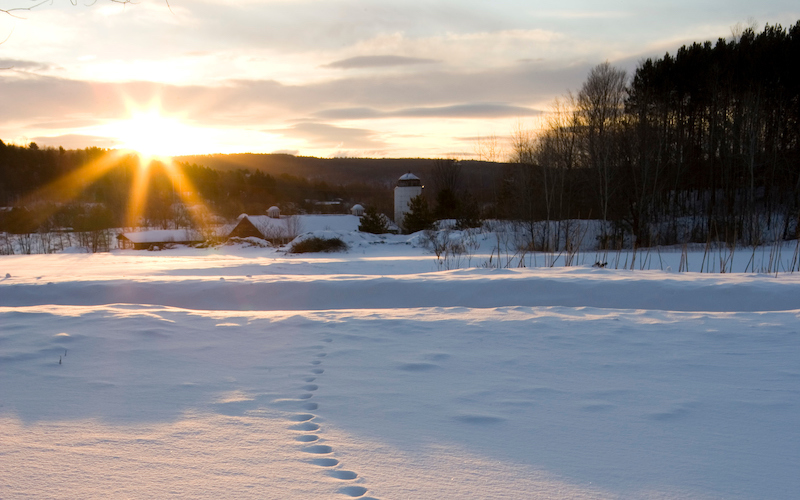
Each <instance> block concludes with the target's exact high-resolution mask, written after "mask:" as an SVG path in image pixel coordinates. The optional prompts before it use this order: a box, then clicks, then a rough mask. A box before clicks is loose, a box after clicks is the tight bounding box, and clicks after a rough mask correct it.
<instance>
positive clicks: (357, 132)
mask: <svg viewBox="0 0 800 500" xmlns="http://www.w3.org/2000/svg"><path fill="white" fill-rule="evenodd" d="M268 132H270V133H277V134H281V135H283V136H285V137H290V138H300V139H304V140H306V141H307V142H309V143H311V144H313V145H314V146H315V147H333V148H338V149H342V148H345V149H381V148H384V147H385V146H386V144H384V143H383V142H381V141H377V140H375V139H373V137H374V135H375V132H373V131H371V130H366V129H360V128H347V127H337V126H335V125H330V124H327V123H314V122H304V123H298V124H296V125H293V126H291V127H289V128H285V129H280V130H269V131H268Z"/></svg>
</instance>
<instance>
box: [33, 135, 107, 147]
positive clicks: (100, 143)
mask: <svg viewBox="0 0 800 500" xmlns="http://www.w3.org/2000/svg"><path fill="white" fill-rule="evenodd" d="M31 140H32V141H33V142H35V143H36V144H38V145H39V146H51V147H58V146H62V147H64V148H65V149H83V148H88V147H97V148H113V147H115V146H118V145H119V144H120V142H119V141H117V140H114V139H111V138H109V137H98V136H94V135H82V134H65V135H57V136H53V137H33V138H31Z"/></svg>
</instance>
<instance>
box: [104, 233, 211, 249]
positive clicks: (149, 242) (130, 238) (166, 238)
mask: <svg viewBox="0 0 800 500" xmlns="http://www.w3.org/2000/svg"><path fill="white" fill-rule="evenodd" d="M203 241H205V240H204V239H203V236H202V235H201V234H200V233H199V232H198V231H193V230H190V229H154V230H149V231H133V232H129V233H121V234H119V235H117V242H118V244H119V247H120V248H123V249H125V248H133V249H134V250H149V249H153V248H156V247H159V248H160V247H164V246H165V245H169V244H177V245H193V244H196V243H202V242H203Z"/></svg>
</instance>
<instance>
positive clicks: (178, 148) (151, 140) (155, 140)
mask: <svg viewBox="0 0 800 500" xmlns="http://www.w3.org/2000/svg"><path fill="white" fill-rule="evenodd" d="M107 130H108V132H109V133H110V134H112V135H113V136H115V137H117V138H118V139H119V141H120V145H119V146H118V149H122V150H130V151H135V152H137V153H139V154H140V155H141V156H143V157H145V158H149V159H156V158H163V157H170V156H175V155H181V154H189V153H191V152H193V150H194V149H196V148H197V147H198V146H199V143H200V142H201V139H200V135H201V134H200V133H199V131H198V130H196V129H194V128H193V127H191V126H189V125H186V124H185V123H183V122H181V121H180V120H179V119H177V118H170V117H166V116H162V115H161V113H160V112H159V111H158V109H155V108H150V109H146V110H136V111H133V112H132V113H131V117H130V118H129V119H127V120H121V121H118V122H115V123H112V124H109V125H108V127H107Z"/></svg>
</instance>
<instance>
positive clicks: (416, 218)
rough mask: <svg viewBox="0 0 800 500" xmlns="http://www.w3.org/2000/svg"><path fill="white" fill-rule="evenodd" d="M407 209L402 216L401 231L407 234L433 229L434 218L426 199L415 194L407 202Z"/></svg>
mask: <svg viewBox="0 0 800 500" xmlns="http://www.w3.org/2000/svg"><path fill="white" fill-rule="evenodd" d="M408 208H409V211H408V212H406V215H405V217H403V231H405V232H406V233H407V234H411V233H416V232H417V231H424V230H425V229H433V228H434V227H435V225H436V219H435V218H434V216H433V212H432V211H431V209H430V207H429V206H428V201H427V200H426V199H425V198H424V197H423V196H422V195H419V196H415V197H413V198H411V201H410V202H408Z"/></svg>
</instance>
